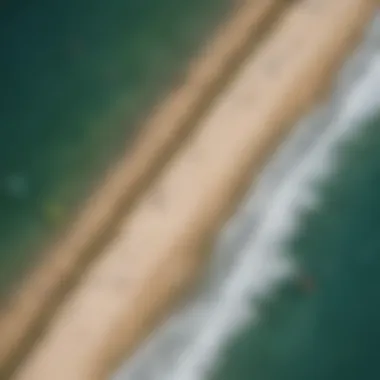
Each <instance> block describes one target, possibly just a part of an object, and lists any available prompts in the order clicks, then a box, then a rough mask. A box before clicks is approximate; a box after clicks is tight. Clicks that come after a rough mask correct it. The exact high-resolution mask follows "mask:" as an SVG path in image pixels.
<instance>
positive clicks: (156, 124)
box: [0, 0, 289, 378]
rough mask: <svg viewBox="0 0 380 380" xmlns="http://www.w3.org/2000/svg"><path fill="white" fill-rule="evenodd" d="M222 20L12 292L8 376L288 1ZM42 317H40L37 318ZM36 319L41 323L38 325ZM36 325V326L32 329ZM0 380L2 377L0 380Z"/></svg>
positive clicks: (3, 331)
mask: <svg viewBox="0 0 380 380" xmlns="http://www.w3.org/2000/svg"><path fill="white" fill-rule="evenodd" d="M240 3H241V4H242V5H241V6H240V7H239V8H237V9H236V12H235V14H234V15H232V16H230V20H229V21H228V23H227V24H226V25H223V28H221V30H219V31H218V32H217V34H216V37H215V39H214V41H213V42H212V43H211V44H209V45H208V46H207V47H206V48H205V50H204V51H203V53H202V54H201V55H200V57H199V58H198V59H197V60H196V61H195V62H193V64H192V65H190V68H189V72H188V74H187V77H186V78H185V82H184V83H183V85H181V86H180V87H179V88H178V89H177V91H175V92H173V93H172V94H171V95H170V96H169V97H168V98H167V99H166V100H165V101H164V103H163V104H162V105H161V106H160V107H159V108H158V109H157V111H156V112H155V113H154V114H153V115H152V116H151V117H150V118H149V120H147V123H146V126H145V128H144V130H143V132H142V133H141V135H140V136H139V138H138V140H137V141H136V143H135V144H134V146H133V147H132V148H131V150H129V151H128V153H127V154H126V156H125V157H124V158H123V159H122V160H121V161H120V162H119V163H118V164H117V166H116V167H115V168H114V169H113V171H112V172H111V173H110V174H109V176H108V178H106V180H105V183H104V185H103V186H102V187H101V188H100V189H98V191H97V192H96V194H95V195H94V197H93V198H92V199H90V201H89V202H88V204H87V206H86V207H85V209H84V210H83V212H82V213H81V214H80V215H79V218H78V220H77V221H76V222H75V223H74V225H73V227H72V228H71V229H70V231H68V234H67V235H66V237H65V238H63V239H61V240H60V241H58V242H57V244H56V245H55V247H53V248H52V249H51V250H49V251H48V252H47V253H46V255H43V257H44V258H46V259H45V261H44V262H43V263H42V264H41V266H40V267H38V268H36V270H35V271H34V272H33V273H32V274H31V276H30V277H29V278H27V279H26V281H25V283H24V284H22V286H20V287H19V289H18V293H17V294H16V295H15V296H14V297H13V299H12V300H11V301H12V302H11V304H10V306H9V307H7V308H5V309H4V308H3V310H1V314H0V336H1V339H0V373H5V372H8V371H9V368H11V367H12V366H14V363H15V362H17V361H18V360H19V357H20V356H22V355H23V354H24V352H25V351H26V350H27V349H28V346H29V345H30V344H31V342H33V339H34V337H35V336H36V335H37V333H38V328H39V326H38V324H40V325H41V324H42V325H43V324H44V322H43V321H44V319H47V318H48V317H49V315H50V314H51V313H52V312H53V311H54V309H55V307H56V306H57V304H58V303H59V300H60V299H61V298H62V297H63V295H64V294H65V293H66V292H67V291H68V290H69V288H70V285H71V284H70V281H69V280H71V279H72V278H73V277H74V281H75V276H78V273H80V272H81V270H83V269H84V267H85V266H86V265H87V264H88V262H89V260H90V259H91V258H92V257H93V256H94V251H96V247H98V246H99V245H101V244H103V241H105V240H107V239H108V238H109V236H108V233H109V230H110V224H112V223H114V222H115V220H117V218H118V217H119V216H120V215H118V213H119V210H120V209H121V208H125V207H127V206H128V205H130V204H131V203H132V202H133V200H134V199H135V197H136V195H137V194H139V193H141V191H142V189H143V188H144V187H146V186H147V183H148V182H149V181H150V180H151V178H152V177H153V176H154V175H155V173H156V172H157V171H158V170H159V169H160V167H162V165H163V164H164V162H165V161H166V160H167V158H168V157H169V156H170V154H171V152H172V151H173V149H175V148H176V147H177V146H178V144H179V143H180V141H181V140H182V139H183V138H184V136H186V134H187V133H188V132H189V130H191V129H192V128H193V126H194V122H195V121H196V119H197V117H199V115H200V114H201V113H202V111H203V109H204V108H205V106H206V105H207V104H209V103H210V101H211V100H212V98H213V97H214V95H215V94H216V93H217V92H218V91H219V90H220V87H221V86H222V85H223V84H224V81H225V79H226V76H228V75H229V73H230V72H231V71H233V70H234V69H235V68H236V66H237V64H238V63H239V61H240V60H241V59H242V58H243V57H244V56H245V55H247V54H248V53H249V51H247V46H250V45H251V44H252V43H253V42H254V40H255V38H259V37H260V35H261V33H262V29H265V28H266V26H267V24H268V23H270V22H271V21H273V19H274V18H275V16H276V15H277V14H278V13H279V12H280V11H281V10H282V8H283V7H284V4H286V3H289V0H260V1H250V0H245V1H240ZM43 318H44V319H43ZM41 320H42V322H41ZM36 326H37V327H36ZM0 377H1V376H0ZM1 378H2V377H1Z"/></svg>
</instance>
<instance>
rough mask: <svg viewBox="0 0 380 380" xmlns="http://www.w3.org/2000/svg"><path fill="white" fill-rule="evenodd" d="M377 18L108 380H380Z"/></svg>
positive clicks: (379, 45)
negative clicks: (190, 283)
mask: <svg viewBox="0 0 380 380" xmlns="http://www.w3.org/2000/svg"><path fill="white" fill-rule="evenodd" d="M379 17H380V15H377V17H376V18H375V20H374V23H373V24H372V25H371V27H370V28H368V33H367V34H366V37H365V39H364V41H363V42H362V44H361V45H360V46H359V47H358V48H357V49H356V50H355V51H354V52H353V54H352V55H351V57H350V58H349V59H348V60H347V62H346V64H345V65H344V67H342V69H341V70H340V72H339V73H338V75H337V76H336V80H335V82H334V86H333V90H332V92H331V97H330V98H329V99H326V100H325V102H324V103H323V104H319V105H317V107H316V108H315V109H314V110H311V112H310V114H308V115H306V117H305V118H304V119H303V120H300V122H299V123H297V125H296V126H295V128H294V130H293V132H292V133H291V135H290V136H289V137H288V138H287V139H286V141H284V143H283V144H282V146H281V147H280V148H279V149H278V151H277V152H276V154H275V155H274V157H273V159H272V160H271V162H270V163H269V164H268V165H267V167H266V168H265V169H264V171H263V173H262V176H261V178H259V181H258V182H256V183H254V184H252V188H251V189H250V191H249V192H248V194H247V197H246V199H245V200H244V201H243V202H242V204H241V206H240V208H239V209H238V210H237V212H236V214H235V215H234V217H233V218H232V219H231V220H230V221H229V223H228V224H227V226H226V228H225V229H223V230H222V231H221V233H220V236H219V238H218V242H217V244H216V246H215V247H214V250H213V252H212V255H211V261H210V266H209V268H208V269H207V270H206V273H205V275H204V278H203V281H202V282H201V283H200V284H198V286H197V287H196V289H195V290H194V295H193V296H191V297H190V298H189V299H188V300H187V302H185V305H184V306H181V307H179V309H178V310H176V311H175V312H174V313H173V315H172V316H170V318H168V320H167V321H165V322H164V323H163V325H162V326H160V327H159V328H158V329H157V330H156V331H155V332H154V333H153V334H152V335H151V336H150V337H149V339H147V341H146V342H145V344H144V345H143V346H142V348H141V349H140V350H139V351H138V352H137V353H136V354H135V355H134V357H132V358H131V359H128V360H126V362H125V363H124V364H123V365H122V366H121V367H120V368H119V369H118V370H117V371H116V372H115V374H114V376H113V377H112V379H114V380H127V379H128V380H142V379H144V380H155V379H157V378H159V379H163V380H236V379H241V380H251V379H258V380H306V379H308V380H309V379H310V380H322V379H327V380H330V379H331V380H343V379H345V380H346V379H347V380H362V379H378V378H380V361H379V354H380V324H379V321H380V299H379V291H380V276H379V273H380V234H379V230H380V199H379V197H378V194H379V190H380V150H379V147H380V55H379V52H380V18H379ZM147 363H149V365H147Z"/></svg>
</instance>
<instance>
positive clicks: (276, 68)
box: [15, 0, 375, 380]
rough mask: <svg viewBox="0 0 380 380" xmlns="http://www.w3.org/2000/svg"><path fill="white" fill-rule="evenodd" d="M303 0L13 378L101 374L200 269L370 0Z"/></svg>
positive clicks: (353, 35) (81, 379)
mask: <svg viewBox="0 0 380 380" xmlns="http://www.w3.org/2000/svg"><path fill="white" fill-rule="evenodd" d="M374 4H375V2H374V1H370V0H335V1H331V0H313V1H312V0H304V1H300V2H299V4H298V5H297V6H296V7H294V9H292V11H291V12H289V14H287V16H286V18H284V19H283V21H282V22H281V23H280V25H279V26H278V28H276V30H275V33H274V35H273V38H272V39H270V40H269V41H267V43H266V44H265V45H264V46H263V47H262V48H261V49H260V50H259V52H258V53H257V55H255V56H253V57H252V59H250V60H249V61H248V62H247V63H246V65H245V67H244V68H243V70H242V71H241V72H240V73H239V75H238V77H237V78H236V80H235V81H234V82H233V83H232V84H231V86H230V87H229V88H228V90H227V91H226V92H225V93H223V94H221V95H220V96H219V98H218V99H217V102H216V103H215V106H214V107H213V108H212V110H211V111H210V113H209V114H208V115H207V116H206V117H205V118H204V119H203V120H202V122H201V123H200V125H199V130H198V131H197V133H196V134H194V135H193V136H192V138H191V139H190V140H188V142H187V144H186V145H185V146H184V147H183V149H182V150H180V151H179V152H178V153H177V155H176V156H175V157H174V159H173V160H172V161H171V162H170V164H169V165H168V166H167V167H166V169H165V171H164V172H163V174H162V176H161V177H160V178H159V179H158V181H157V183H156V184H155V185H154V186H153V187H152V188H151V189H150V191H149V193H148V194H146V195H145V196H144V197H143V199H142V200H141V202H140V203H139V204H138V205H137V206H136V208H135V209H134V210H133V212H132V213H131V215H130V217H128V218H126V219H125V221H124V222H123V224H122V227H121V228H120V231H119V235H118V237H117V239H114V240H113V241H112V243H111V244H110V245H109V246H108V247H107V249H106V250H105V251H104V252H103V255H102V256H101V257H99V258H98V260H97V261H96V262H95V263H94V265H93V266H92V267H91V268H90V270H89V271H88V272H87V273H86V275H85V276H84V277H83V278H82V281H81V282H80V284H79V285H78V287H77V288H76V289H75V290H74V292H73V293H72V294H71V296H70V297H69V298H68V299H67V300H66V302H65V303H64V305H63V306H62V308H61V310H60V313H59V314H58V315H57V316H56V317H55V318H54V320H53V321H52V323H51V325H50V326H49V328H48V331H47V333H46V335H45V336H44V337H43V339H42V340H41V341H40V342H39V345H38V346H37V347H36V349H35V351H34V352H32V354H31V355H30V357H29V358H28V360H27V361H26V362H25V364H24V366H23V367H22V368H21V369H20V371H19V372H18V374H17V375H16V377H15V378H16V379H17V380H44V379H46V380H47V379H49V380H50V379H54V380H61V379H62V380H66V379H70V380H87V379H88V380H95V379H103V378H105V377H106V376H107V373H108V371H109V370H110V368H112V367H113V366H114V365H115V363H116V361H117V360H119V359H120V357H121V355H122V354H124V353H130V352H131V351H132V350H133V348H134V347H135V346H136V344H137V343H138V342H139V340H141V338H143V337H144V336H145V335H146V334H147V332H148V331H149V329H150V328H151V326H152V325H153V323H154V322H155V321H156V319H157V315H158V314H161V312H162V310H164V309H165V308H166V307H167V306H168V305H169V303H170V302H171V301H172V300H173V298H174V297H175V296H177V294H178V293H179V292H180V290H182V289H183V288H184V286H185V285H186V284H187V283H188V282H189V281H190V280H191V279H192V278H193V277H194V275H195V274H196V272H197V270H198V269H199V265H200V264H201V263H202V262H203V259H204V257H203V255H202V254H201V253H202V250H201V249H200V248H201V247H202V244H203V243H204V242H205V241H206V240H207V239H209V238H210V236H212V235H213V234H214V233H215V232H216V231H217V230H218V228H220V226H221V225H222V223H223V222H224V220H225V219H226V217H227V216H228V215H229V214H230V212H231V211H232V207H233V205H234V203H235V201H236V196H237V195H238V194H239V193H240V192H241V188H242V186H243V185H245V183H246V179H247V177H248V176H249V175H250V174H251V173H252V170H254V171H255V172H256V173H257V171H258V170H259V169H260V167H261V165H262V164H263V162H264V160H265V158H266V157H267V156H268V154H270V152H271V151H272V150H273V149H274V147H275V145H276V144H277V143H279V141H280V140H281V137H282V136H283V135H284V133H285V132H286V131H287V130H288V129H289V127H290V126H291V123H292V122H293V121H294V120H295V119H296V118H297V117H298V116H300V114H301V113H302V112H303V111H304V110H305V109H306V108H307V107H308V106H310V105H311V103H312V102H313V101H314V100H315V97H316V96H318V95H319V92H320V91H321V90H322V89H323V88H324V85H325V82H326V81H328V80H329V79H330V78H331V76H332V74H333V72H334V69H336V68H337V67H339V65H340V64H341V61H342V58H343V57H344V53H346V52H347V50H348V48H349V47H350V46H351V45H352V42H353V40H354V39H355V40H356V39H357V37H359V35H360V34H361V31H362V29H363V26H364V25H365V24H366V22H367V21H368V19H369V16H370V15H371V11H372V10H373V9H374Z"/></svg>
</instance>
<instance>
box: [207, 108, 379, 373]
mask: <svg viewBox="0 0 380 380" xmlns="http://www.w3.org/2000/svg"><path fill="white" fill-rule="evenodd" d="M379 147H380V115H379V116H378V117H377V118H372V119H371V120H370V121H368V125H367V126H366V128H364V129H362V132H360V133H359V135H358V136H357V137H356V138H355V139H354V140H353V141H350V142H349V143H347V144H344V145H342V147H341V148H340V151H338V152H337V154H338V157H339V160H338V161H339V162H338V163H337V168H336V170H335V174H334V175H333V176H332V178H329V179H328V180H325V181H321V183H320V184H319V196H320V197H321V200H322V201H321V204H320V205H319V206H318V207H317V208H316V209H315V210H313V211H310V210H309V211H305V212H304V214H303V215H302V217H301V226H302V228H301V229H300V230H299V231H298V233H297V234H296V235H295V236H293V237H292V238H291V240H290V241H288V243H287V244H288V248H289V250H290V252H291V253H292V255H293V257H294V258H295V259H296V261H297V262H298V263H299V265H300V267H301V273H303V274H304V275H303V276H304V278H303V280H302V281H301V282H300V280H299V279H296V280H294V279H291V280H289V282H288V283H287V284H285V285H284V286H283V288H282V291H281V292H279V293H278V294H277V296H276V298H275V299H273V300H271V301H266V302H265V304H263V305H262V311H261V322H260V323H259V325H257V324H256V323H255V324H252V325H250V326H248V327H246V328H245V329H244V330H243V331H242V332H241V333H240V334H239V336H238V337H237V338H236V339H234V340H233V341H232V342H230V346H229V348H228V349H227V350H226V351H225V352H224V355H222V359H221V361H220V362H219V368H218V369H217V371H216V373H215V374H214V376H213V379H215V380H232V379H259V380H280V379H281V380H296V379H302V380H303V379H309V380H323V379H334V380H340V379H342V380H343V379H345V380H351V379H352V380H359V379H378V378H380V360H379V359H380V296H379V294H380V197H379V192H380V151H379Z"/></svg>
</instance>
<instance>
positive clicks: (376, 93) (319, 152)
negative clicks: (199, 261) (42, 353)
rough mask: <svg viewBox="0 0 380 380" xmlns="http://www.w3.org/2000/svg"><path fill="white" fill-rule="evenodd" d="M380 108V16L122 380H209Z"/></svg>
mask: <svg viewBox="0 0 380 380" xmlns="http://www.w3.org/2000/svg"><path fill="white" fill-rule="evenodd" d="M379 105H380V17H378V18H377V19H376V20H375V22H374V24H373V26H372V28H371V30H370V31H369V35H368V38H367V40H366V42H365V43H363V44H362V46H361V47H360V49H359V51H358V52H357V53H356V54H355V55H354V57H353V58H352V59H351V60H350V62H348V64H347V65H346V67H345V68H344V70H343V71H342V73H341V75H340V78H339V81H338V83H337V85H336V89H335V91H334V94H333V95H332V98H331V99H330V101H329V102H328V104H325V105H323V106H321V107H320V108H319V109H318V110H316V111H315V112H314V113H313V114H312V115H311V116H309V117H308V118H306V119H305V120H303V121H302V122H301V123H299V125H298V127H297V128H296V130H295V133H294V134H293V135H292V136H291V137H290V138H289V139H288V141H287V142H286V143H285V144H284V146H283V147H282V149H281V150H280V151H279V152H278V153H277V155H276V157H274V159H273V161H272V162H271V163H270V164H269V165H268V167H267V168H266V170H265V172H264V173H263V175H262V178H261V180H260V182H259V184H258V186H256V187H255V191H253V189H252V191H251V192H250V193H249V195H248V197H247V199H246V201H245V202H244V203H243V205H242V206H241V209H240V210H239V212H238V213H237V214H236V215H235V217H234V218H233V219H232V220H231V221H230V223H229V224H228V226H227V227H226V228H225V230H224V231H223V232H222V233H221V236H220V239H219V242H218V244H217V247H216V249H215V252H214V257H213V260H212V263H211V265H210V268H209V270H208V273H207V275H206V276H205V278H204V281H203V282H202V284H200V286H199V289H198V291H197V292H196V294H195V295H194V296H193V297H192V299H190V300H189V301H188V302H187V303H186V305H185V306H184V307H182V308H181V309H180V310H178V312H177V313H175V315H173V316H172V317H171V318H170V319H169V320H168V321H167V322H166V323H165V324H164V325H163V326H162V327H161V328H160V329H158V331H157V332H156V333H155V334H154V335H152V337H151V338H150V340H149V341H148V342H147V344H146V345H145V346H144V347H143V348H142V349H141V350H140V352H138V353H137V354H136V355H135V357H134V358H132V360H130V361H128V362H127V363H125V365H124V366H123V367H122V368H120V370H119V371H118V373H117V374H116V375H115V376H114V378H113V379H114V380H126V379H128V380H156V379H160V380H204V379H207V375H208V373H209V371H210V370H212V368H213V367H214V366H215V363H216V362H217V360H218V358H219V356H220V353H221V350H222V349H223V347H224V346H225V343H226V342H227V341H228V340H229V339H230V337H231V336H233V335H235V334H236V333H237V332H238V331H239V329H240V328H241V327H242V326H243V325H244V323H245V322H246V321H247V319H248V318H249V320H250V322H252V320H254V318H256V319H257V320H259V318H260V300H261V299H262V298H263V297H270V296H271V295H273V294H274V292H275V289H276V288H277V287H278V286H279V285H280V283H281V280H282V279H283V278H285V277H287V276H289V275H291V274H292V273H293V272H294V271H296V270H297V268H296V266H295V263H293V262H292V261H291V259H290V257H289V254H288V252H286V251H285V249H284V241H286V240H287V239H288V238H289V236H291V235H292V234H293V233H294V232H296V231H297V229H298V228H299V215H300V211H303V210H304V209H305V208H313V207H318V201H319V197H318V193H317V191H316V190H315V183H316V182H320V181H321V179H322V178H326V177H328V176H330V175H331V174H332V173H333V170H334V168H335V166H336V162H337V160H338V156H337V155H336V147H337V145H338V144H342V143H343V142H344V141H345V140H347V139H350V138H353V136H354V134H355V133H356V132H357V131H358V126H360V124H359V123H358V121H359V120H360V119H362V118H363V117H365V116H366V115H368V113H370V112H372V111H373V110H374V109H376V108H378V107H379Z"/></svg>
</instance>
